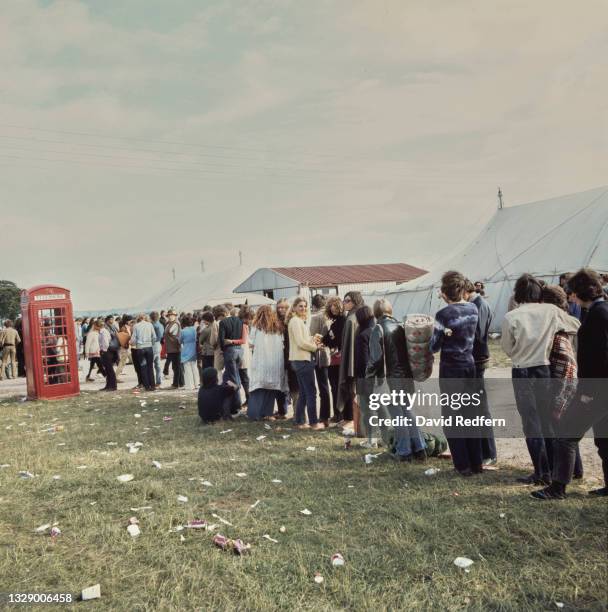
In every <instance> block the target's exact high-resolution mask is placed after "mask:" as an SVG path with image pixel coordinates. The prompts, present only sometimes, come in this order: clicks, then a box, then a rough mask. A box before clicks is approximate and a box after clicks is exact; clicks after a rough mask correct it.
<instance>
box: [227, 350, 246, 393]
mask: <svg viewBox="0 0 608 612" xmlns="http://www.w3.org/2000/svg"><path fill="white" fill-rule="evenodd" d="M242 360H243V348H242V347H241V346H238V345H228V346H226V347H224V377H223V379H222V380H223V382H224V383H227V382H228V381H231V382H233V383H234V384H235V385H236V386H237V387H240V386H241V377H240V375H239V370H240V369H241V362H242Z"/></svg>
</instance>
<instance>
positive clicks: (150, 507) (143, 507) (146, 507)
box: [131, 506, 152, 512]
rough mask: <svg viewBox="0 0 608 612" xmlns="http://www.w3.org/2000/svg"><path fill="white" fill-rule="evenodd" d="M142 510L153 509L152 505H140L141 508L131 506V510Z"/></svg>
mask: <svg viewBox="0 0 608 612" xmlns="http://www.w3.org/2000/svg"><path fill="white" fill-rule="evenodd" d="M142 510H152V506H140V507H139V508H131V512H141V511H142Z"/></svg>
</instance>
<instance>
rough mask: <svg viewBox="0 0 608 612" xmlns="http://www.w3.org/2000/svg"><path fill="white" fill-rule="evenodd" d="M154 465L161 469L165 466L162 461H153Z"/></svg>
mask: <svg viewBox="0 0 608 612" xmlns="http://www.w3.org/2000/svg"><path fill="white" fill-rule="evenodd" d="M152 465H153V466H154V467H155V468H157V469H159V470H160V469H161V468H162V467H163V466H162V464H161V463H160V461H152Z"/></svg>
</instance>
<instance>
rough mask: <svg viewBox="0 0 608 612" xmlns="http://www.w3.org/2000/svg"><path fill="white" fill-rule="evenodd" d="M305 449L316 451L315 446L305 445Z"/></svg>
mask: <svg viewBox="0 0 608 612" xmlns="http://www.w3.org/2000/svg"><path fill="white" fill-rule="evenodd" d="M306 450H307V451H316V450H317V448H316V447H315V446H307V447H306Z"/></svg>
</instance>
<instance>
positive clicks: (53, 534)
mask: <svg viewBox="0 0 608 612" xmlns="http://www.w3.org/2000/svg"><path fill="white" fill-rule="evenodd" d="M60 535H61V529H59V527H51V531H50V536H51V537H52V538H56V537H57V536H60Z"/></svg>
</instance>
